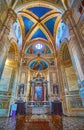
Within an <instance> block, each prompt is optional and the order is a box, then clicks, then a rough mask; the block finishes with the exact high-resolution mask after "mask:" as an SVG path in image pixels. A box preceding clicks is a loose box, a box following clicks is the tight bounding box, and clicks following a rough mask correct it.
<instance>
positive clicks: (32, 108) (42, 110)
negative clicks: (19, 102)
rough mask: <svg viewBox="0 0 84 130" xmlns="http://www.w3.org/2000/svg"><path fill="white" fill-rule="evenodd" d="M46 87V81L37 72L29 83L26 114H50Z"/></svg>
mask: <svg viewBox="0 0 84 130" xmlns="http://www.w3.org/2000/svg"><path fill="white" fill-rule="evenodd" d="M47 87H48V81H47V80H46V79H45V78H44V77H43V76H41V75H40V74H39V72H38V74H37V75H36V76H34V77H33V78H32V80H31V81H30V93H29V100H28V104H27V113H28V114H46V113H50V103H49V101H48V88H47Z"/></svg>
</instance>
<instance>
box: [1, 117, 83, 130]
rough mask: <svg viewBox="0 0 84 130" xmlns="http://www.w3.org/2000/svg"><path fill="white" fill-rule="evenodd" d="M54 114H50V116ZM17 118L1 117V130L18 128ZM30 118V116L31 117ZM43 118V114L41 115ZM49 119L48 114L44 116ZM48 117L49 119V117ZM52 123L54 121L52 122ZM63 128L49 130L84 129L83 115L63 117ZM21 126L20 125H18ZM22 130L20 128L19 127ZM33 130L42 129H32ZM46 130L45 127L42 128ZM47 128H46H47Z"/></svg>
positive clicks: (24, 128)
mask: <svg viewBox="0 0 84 130" xmlns="http://www.w3.org/2000/svg"><path fill="white" fill-rule="evenodd" d="M31 117H32V118H31V119H34V118H35V119H36V118H38V117H34V116H31ZM50 117H52V116H49V118H50ZM16 118H17V117H13V118H0V130H16V124H17V122H16ZM29 118H30V117H29ZM40 118H42V117H41V116H40V117H39V120H40ZM44 118H45V119H46V120H47V118H48V117H47V116H45V117H44ZM49 118H48V119H49ZM20 124H22V122H21V123H20ZM51 125H52V123H51ZM62 125H63V127H62V129H60V128H58V129H57V128H54V127H52V128H50V129H49V130H84V118H83V117H65V116H63V117H62ZM18 128H19V127H18ZM17 130H20V129H17ZM21 130H30V129H28V128H27V129H26V127H25V125H24V127H23V129H21ZM31 130H40V129H31ZM41 130H44V129H41ZM45 130H46V129H45Z"/></svg>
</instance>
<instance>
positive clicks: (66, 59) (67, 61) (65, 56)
mask: <svg viewBox="0 0 84 130" xmlns="http://www.w3.org/2000/svg"><path fill="white" fill-rule="evenodd" d="M60 58H61V63H62V65H65V66H69V65H71V64H72V62H71V56H70V53H69V49H68V46H67V43H66V42H64V43H62V44H61V48H60Z"/></svg>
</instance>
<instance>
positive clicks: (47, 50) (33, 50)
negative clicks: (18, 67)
mask: <svg viewBox="0 0 84 130" xmlns="http://www.w3.org/2000/svg"><path fill="white" fill-rule="evenodd" d="M37 45H40V44H34V45H31V46H30V47H29V48H28V49H27V50H26V52H25V53H26V54H38V53H39V54H52V51H51V50H50V48H49V47H48V46H46V45H44V44H41V45H42V48H41V49H40V48H37Z"/></svg>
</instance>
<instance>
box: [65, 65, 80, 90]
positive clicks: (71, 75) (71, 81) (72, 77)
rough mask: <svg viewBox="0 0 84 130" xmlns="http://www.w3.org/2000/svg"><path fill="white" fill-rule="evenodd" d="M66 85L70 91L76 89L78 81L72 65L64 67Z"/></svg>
mask: <svg viewBox="0 0 84 130" xmlns="http://www.w3.org/2000/svg"><path fill="white" fill-rule="evenodd" d="M65 73H66V77H67V82H68V87H69V90H70V91H74V90H78V83H77V79H76V74H75V71H74V68H73V66H71V67H67V68H65Z"/></svg>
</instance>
